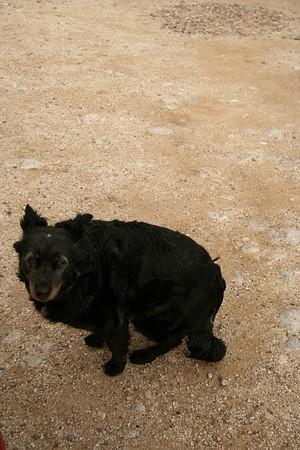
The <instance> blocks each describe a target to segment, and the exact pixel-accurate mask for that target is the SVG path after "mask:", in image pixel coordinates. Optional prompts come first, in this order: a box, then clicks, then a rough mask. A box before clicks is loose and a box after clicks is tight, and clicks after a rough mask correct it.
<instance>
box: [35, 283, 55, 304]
mask: <svg viewBox="0 0 300 450" xmlns="http://www.w3.org/2000/svg"><path fill="white" fill-rule="evenodd" d="M35 292H36V295H37V297H38V298H39V299H40V300H46V299H47V298H48V297H49V295H50V292H51V286H49V285H48V284H39V285H38V286H36V289H35Z"/></svg>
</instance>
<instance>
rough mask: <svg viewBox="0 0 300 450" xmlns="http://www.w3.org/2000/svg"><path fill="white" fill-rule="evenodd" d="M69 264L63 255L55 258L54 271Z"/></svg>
mask: <svg viewBox="0 0 300 450" xmlns="http://www.w3.org/2000/svg"><path fill="white" fill-rule="evenodd" d="M68 263H69V261H68V258H67V257H66V256H64V255H60V256H57V257H56V258H55V261H54V268H55V269H63V268H64V267H65V266H67V265H68Z"/></svg>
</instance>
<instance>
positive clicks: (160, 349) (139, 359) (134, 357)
mask: <svg viewBox="0 0 300 450" xmlns="http://www.w3.org/2000/svg"><path fill="white" fill-rule="evenodd" d="M181 341H182V337H181V336H180V337H178V335H176V336H171V337H170V338H169V339H168V340H166V341H164V342H160V343H159V344H156V345H152V346H151V347H147V348H143V349H141V350H135V351H134V352H132V353H131V354H130V355H129V359H130V361H131V362H132V363H133V364H146V363H150V362H152V361H153V360H154V359H155V358H157V357H158V356H159V355H163V354H165V353H167V352H168V351H170V350H171V349H172V348H174V347H177V346H178V345H179V344H180V343H181Z"/></svg>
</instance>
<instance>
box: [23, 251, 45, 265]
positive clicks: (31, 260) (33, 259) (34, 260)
mask: <svg viewBox="0 0 300 450" xmlns="http://www.w3.org/2000/svg"><path fill="white" fill-rule="evenodd" d="M25 261H26V264H27V266H28V268H29V269H37V268H38V267H39V266H40V264H41V258H40V255H38V254H37V253H36V254H32V253H29V254H28V255H27V256H26V257H25Z"/></svg>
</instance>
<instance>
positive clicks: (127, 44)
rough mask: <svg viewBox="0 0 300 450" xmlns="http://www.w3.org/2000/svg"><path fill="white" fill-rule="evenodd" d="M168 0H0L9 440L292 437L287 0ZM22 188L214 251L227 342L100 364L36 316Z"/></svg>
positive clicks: (294, 283)
mask: <svg viewBox="0 0 300 450" xmlns="http://www.w3.org/2000/svg"><path fill="white" fill-rule="evenodd" d="M179 4H180V2H179V1H178V2H175V1H168V0H161V1H158V0H155V1H152V2H149V1H146V0H140V1H137V0H136V1H131V0H126V1H124V0H123V1H118V2H117V1H111V0H102V1H101V2H100V1H96V0H89V1H88V2H87V1H84V0H66V1H64V2H60V1H55V0H45V1H41V0H35V1H33V0H26V1H25V0H23V1H21V0H16V1H15V0H10V1H5V0H0V30H1V40H0V42H1V44H0V89H1V103H0V146H1V153H0V163H1V166H0V176H1V193H0V202H1V210H0V232H1V238H2V239H1V248H0V258H1V259H0V262H1V274H0V276H1V278H0V281H1V294H0V322H1V328H0V341H1V344H0V345H1V350H0V378H1V386H0V405H1V407H0V430H2V432H3V434H4V437H5V440H6V445H7V449H8V450H13V449H14V450H16V449H18V450H27V449H32V448H36V449H41V450H44V449H45V450H49V449H54V448H57V449H62V450H64V449H80V450H81V449H82V450H83V449H84V450H86V449H88V450H89V449H119V450H121V449H122V450H131V449H139V450H151V449H153V450H154V449H170V450H173V449H174V450H175V449H178V450H181V449H190V448H195V449H207V448H219V449H229V448H232V449H252V448H263V449H283V448H289V449H296V448H299V447H300V439H299V434H298V433H299V402H298V400H299V395H298V399H297V382H298V381H299V379H298V378H299V350H300V337H299V323H300V307H299V280H300V269H299V249H300V227H299V216H300V201H299V200H300V198H299V197H300V195H299V194H300V192H299V191H300V188H299V186H300V185H299V181H300V152H299V146H298V143H299V117H300V111H299V109H300V95H299V92H300V91H299V88H300V82H299V80H300V51H299V45H300V41H299V39H300V27H299V16H300V6H299V2H298V1H297V0H285V1H282V2H278V1H275V0H273V1H272V0H270V1H267V2H266V1H261V2H256V1H251V2H250V1H249V0H248V2H246V1H245V2H242V1H241V2H239V4H236V3H232V4H228V3H225V2H219V3H218V4H216V3H214V2H206V3H203V2H197V1H195V2H187V3H184V2H183V3H181V4H180V6H178V5H179ZM27 202H29V203H31V204H32V206H34V207H35V208H37V209H38V210H39V211H40V212H42V213H43V214H45V215H46V216H48V217H49V219H50V220H52V221H57V220H58V219H61V218H63V217H66V216H71V215H73V214H75V213H76V212H78V211H89V212H92V213H93V214H94V215H95V216H96V217H98V218H103V219H108V218H120V219H125V220H129V219H139V220H144V221H149V222H153V223H157V224H161V225H165V226H169V227H172V228H175V229H178V230H180V231H182V232H185V233H187V234H189V235H190V236H192V237H193V238H194V239H196V240H197V241H198V242H199V243H202V244H203V245H205V246H206V247H207V248H208V250H209V251H210V253H211V254H212V255H213V256H221V264H222V268H223V271H224V274H225V277H226V280H227V283H228V290H227V293H226V302H225V304H224V306H223V308H222V311H221V313H220V315H219V318H218V323H217V334H218V335H219V336H220V337H222V338H223V339H224V340H225V341H227V343H228V346H229V351H228V355H227V357H226V358H225V360H224V361H222V362H221V363H219V364H216V365H212V364H211V365H210V364H206V363H201V362H199V363H197V362H195V361H193V360H190V359H188V358H186V356H185V354H186V353H187V351H186V347H185V345H182V346H181V347H180V348H178V349H176V350H175V351H172V352H170V353H169V354H168V355H166V356H164V357H162V358H160V359H159V360H157V361H155V362H154V363H153V364H152V365H148V366H145V367H135V366H133V365H132V364H128V366H127V368H126V371H125V372H124V373H123V374H122V375H121V376H119V377H118V378H114V379H110V378H108V377H106V376H105V375H104V374H103V372H102V370H101V366H102V364H103V362H104V361H105V360H106V359H107V358H108V355H109V354H108V351H107V350H106V349H104V350H98V351H92V350H90V349H88V348H86V347H85V346H84V343H83V337H84V336H85V333H84V332H81V331H78V330H74V329H71V328H68V327H66V326H63V325H52V324H48V323H47V322H46V321H43V320H42V319H41V318H40V317H38V316H37V315H36V313H35V312H34V311H33V310H32V308H31V305H30V304H29V302H28V300H27V296H26V294H25V292H24V290H23V288H22V286H21V285H20V284H19V283H18V281H17V279H16V277H15V269H16V257H15V255H14V253H13V249H12V243H13V242H14V241H15V240H16V238H17V237H18V236H19V227H18V220H19V217H20V215H21V212H22V208H23V207H24V205H25V204H26V203H27ZM142 344H143V338H142V337H141V336H139V335H137V334H134V336H133V339H132V346H135V347H137V346H141V345H142ZM298 388H299V385H298Z"/></svg>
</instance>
